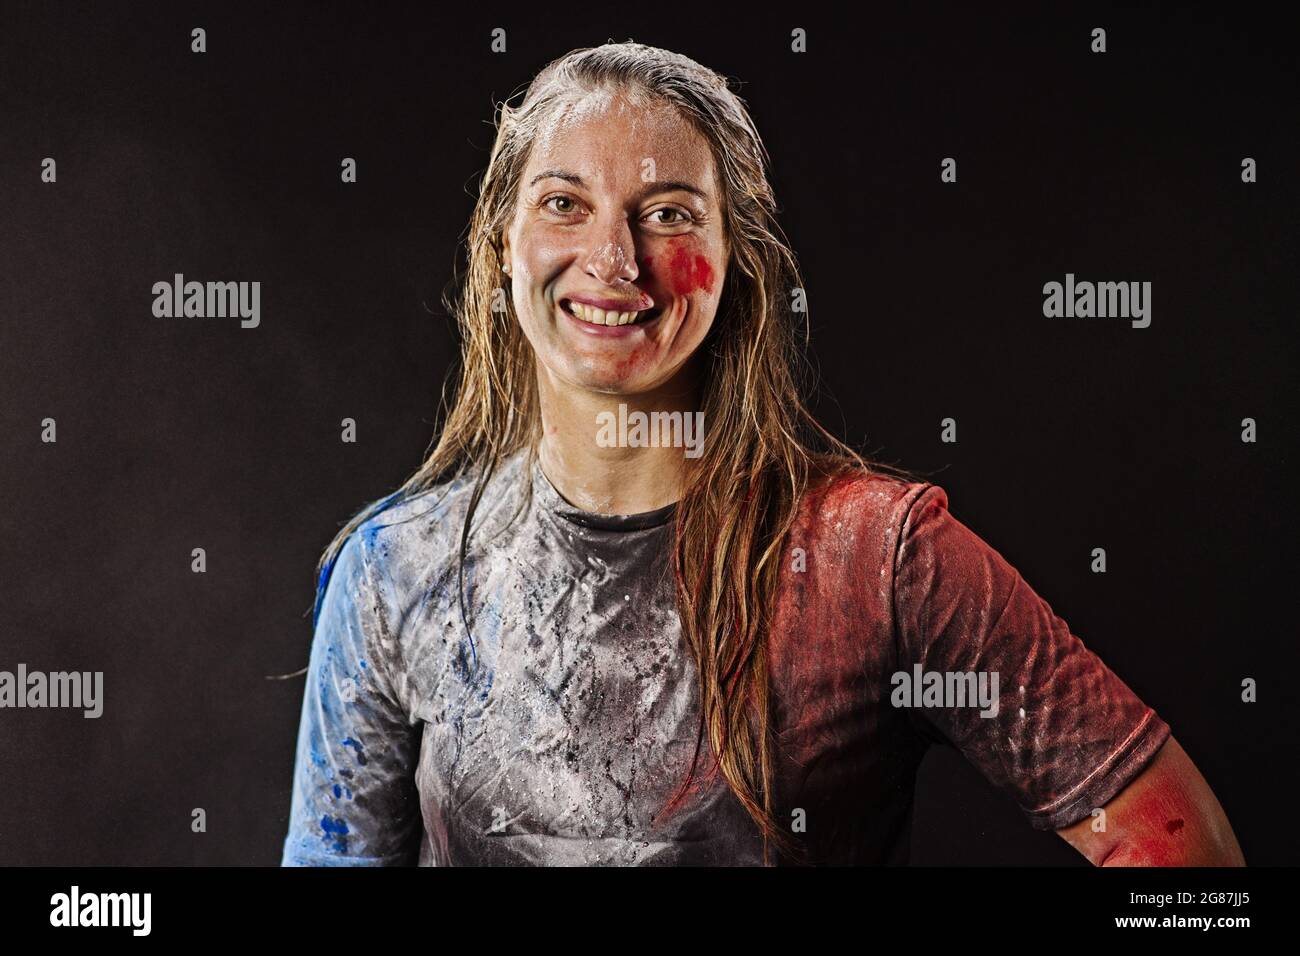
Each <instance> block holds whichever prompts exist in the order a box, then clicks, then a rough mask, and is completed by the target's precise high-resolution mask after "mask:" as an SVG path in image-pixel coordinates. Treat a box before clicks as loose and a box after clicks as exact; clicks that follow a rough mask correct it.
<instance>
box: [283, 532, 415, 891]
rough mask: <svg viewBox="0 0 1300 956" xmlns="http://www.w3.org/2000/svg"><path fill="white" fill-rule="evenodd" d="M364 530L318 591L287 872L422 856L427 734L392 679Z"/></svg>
mask: <svg viewBox="0 0 1300 956" xmlns="http://www.w3.org/2000/svg"><path fill="white" fill-rule="evenodd" d="M364 530H365V529H364V526H363V528H362V531H359V532H357V533H354V534H353V535H351V536H350V537H349V538H348V539H347V541H346V543H345V544H344V546H343V548H342V549H341V551H340V552H339V554H338V557H337V559H336V561H335V562H334V564H333V567H332V568H329V569H327V570H326V571H325V572H324V574H323V575H322V578H323V580H322V581H321V583H320V586H319V587H320V588H323V589H324V593H323V596H321V597H320V598H319V599H318V606H317V615H316V623H315V628H314V632H313V637H312V646H311V656H310V661H309V664H308V669H307V687H306V690H305V692H304V695H303V705H302V717H301V720H300V722H299V726H298V746H297V755H296V758H295V763H294V773H293V795H292V801H291V810H290V816H289V832H288V835H287V837H286V838H285V841H284V852H283V856H282V858H281V866H405V865H413V864H414V863H415V862H416V856H417V854H418V849H419V839H420V834H421V828H420V812H419V798H418V794H417V793H416V790H415V764H416V760H417V759H418V746H419V734H418V732H417V731H416V730H415V728H414V727H413V726H412V724H411V723H410V722H409V721H408V719H407V715H406V713H405V710H404V708H403V707H402V706H401V704H400V702H399V701H398V699H397V695H396V694H395V692H394V690H393V684H392V682H391V681H390V680H389V675H388V673H387V668H388V666H389V665H388V662H387V661H386V655H385V652H384V650H383V649H382V647H381V644H380V637H381V634H382V632H383V626H384V614H383V610H382V609H383V604H382V597H383V596H382V595H381V594H380V593H379V591H378V590H377V589H376V587H375V584H374V582H373V579H372V568H371V563H370V560H369V557H368V552H367V549H366V547H365V537H364ZM326 576H328V577H326ZM326 581H327V582H328V583H326Z"/></svg>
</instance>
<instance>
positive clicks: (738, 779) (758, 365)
mask: <svg viewBox="0 0 1300 956" xmlns="http://www.w3.org/2000/svg"><path fill="white" fill-rule="evenodd" d="M600 90H607V91H618V92H620V93H623V94H624V95H626V96H628V97H629V98H630V99H631V100H632V101H633V102H634V103H640V104H643V105H644V104H646V103H649V102H657V103H667V104H669V105H671V106H673V107H675V108H676V109H677V110H678V112H679V113H680V114H681V115H682V116H683V117H684V118H685V119H686V120H687V121H688V122H689V123H690V124H691V125H692V126H693V127H694V128H695V129H696V130H697V131H698V132H699V133H700V134H701V135H702V136H703V137H704V138H705V139H706V140H707V141H708V143H709V146H710V149H711V151H712V155H713V159H714V164H715V168H716V169H717V172H718V178H719V182H720V185H721V187H722V192H723V197H722V199H723V203H722V207H723V209H722V212H723V224H724V232H725V235H726V236H727V241H728V247H729V262H728V265H727V270H726V281H725V284H724V287H723V292H722V295H721V298H720V300H719V304H718V313H717V317H716V318H715V320H714V323H713V327H712V328H711V329H710V331H709V334H708V335H707V336H706V338H705V340H704V341H703V343H702V344H701V346H700V348H699V350H698V351H697V353H696V354H697V356H699V357H702V358H703V363H702V366H701V370H702V381H701V394H702V408H701V410H702V411H703V412H704V420H705V421H706V422H707V423H708V438H707V441H705V442H704V450H703V453H702V454H701V456H700V457H699V458H697V459H694V460H692V459H686V462H687V471H686V475H685V479H684V487H683V494H682V497H681V499H680V501H679V502H678V504H677V508H676V510H675V516H676V523H675V534H674V540H673V570H674V578H675V582H676V584H675V587H676V597H677V606H678V612H679V615H680V617H681V622H682V630H683V634H684V636H685V639H686V643H687V645H688V646H689V648H690V650H691V653H692V656H693V658H694V661H695V664H696V667H697V669H698V673H699V685H700V699H701V714H700V726H699V733H698V735H697V740H696V750H695V757H694V759H693V760H692V763H691V769H690V771H689V773H688V774H687V777H686V780H684V781H683V782H682V784H681V787H680V788H679V789H678V791H677V793H676V795H675V796H674V798H673V800H672V801H670V804H669V807H666V808H665V810H668V809H670V808H671V807H672V806H674V805H676V804H677V803H678V802H679V801H680V800H681V799H682V798H683V796H684V795H685V794H686V793H687V792H688V788H689V786H690V783H691V781H692V779H693V778H694V775H695V773H696V770H697V767H698V762H699V756H700V742H701V741H702V739H703V735H704V733H705V731H707V733H708V737H709V743H710V745H711V748H712V753H713V761H714V763H713V767H712V769H711V773H721V774H722V776H723V777H724V779H725V780H726V782H727V784H728V785H729V786H730V787H731V790H732V791H733V792H734V793H735V795H736V797H737V798H738V799H739V801H740V802H741V804H742V805H743V806H744V808H745V810H746V811H747V812H748V813H749V815H750V816H751V817H752V818H753V820H754V822H755V825H756V826H757V827H758V829H759V831H760V832H761V834H762V837H763V855H764V861H765V862H768V861H770V846H769V845H770V844H775V845H776V846H777V847H778V848H779V849H780V850H781V851H782V852H783V853H786V854H789V855H792V856H797V849H796V848H795V846H794V844H793V842H792V841H791V840H790V838H789V836H788V834H787V832H786V830H785V829H784V828H783V827H782V826H780V824H778V823H777V821H776V818H775V817H774V814H773V809H772V774H773V766H772V763H773V756H772V728H771V706H770V696H769V679H768V660H767V641H766V629H767V624H768V621H769V616H770V612H771V607H772V603H773V600H774V595H775V592H776V589H777V583H778V569H779V564H780V562H779V556H780V554H781V553H782V548H783V544H784V541H785V537H786V535H787V533H788V532H789V530H790V527H791V525H792V523H793V522H794V520H795V517H796V512H797V508H798V504H799V501H800V499H801V498H802V496H803V495H804V493H805V491H806V490H807V489H808V488H809V486H810V483H811V482H812V481H814V480H815V479H816V477H817V476H818V475H822V476H830V475H836V474H843V473H845V472H846V471H850V472H857V473H860V474H868V473H872V472H876V473H888V472H894V473H896V476H898V477H904V478H909V477H911V476H909V475H907V474H906V473H903V472H900V471H898V469H895V468H893V467H892V466H888V465H881V464H878V463H874V462H868V461H867V460H865V459H864V458H863V457H862V456H861V455H859V454H858V453H857V452H856V451H854V450H853V449H852V448H850V447H848V446H847V445H845V444H843V443H842V442H840V441H839V440H838V439H837V438H835V437H834V436H833V435H831V434H830V433H829V432H827V431H826V430H825V429H823V428H822V427H821V426H820V425H819V424H818V423H817V422H816V420H815V419H814V418H813V417H812V415H811V414H810V413H809V412H808V410H807V408H806V406H805V404H804V390H803V388H802V387H801V383H802V382H804V381H806V380H809V379H810V376H808V375H807V372H808V366H807V365H806V363H805V361H804V359H803V354H802V351H801V349H800V348H799V342H798V339H797V337H796V334H795V329H796V313H794V311H793V310H792V307H791V301H790V300H791V297H792V295H793V294H794V290H795V289H801V288H803V282H802V279H801V277H800V275H799V269H798V266H797V264H796V261H795V257H794V254H793V252H792V251H791V250H790V247H789V245H788V243H787V241H786V239H785V236H784V234H783V232H782V231H781V228H780V226H779V225H778V224H777V221H776V202H775V198H774V196H773V192H772V188H771V185H770V183H769V181H768V173H767V170H768V166H769V162H770V160H769V157H768V154H767V150H766V148H765V147H764V145H763V143H762V140H761V139H760V138H759V135H758V132H757V130H756V129H755V128H754V124H753V122H752V120H751V119H750V117H749V113H748V111H747V109H746V108H745V105H744V104H743V102H742V101H741V100H740V98H739V97H738V96H736V95H735V94H734V93H733V92H732V91H731V89H730V88H729V85H728V83H727V81H726V79H725V78H724V77H722V76H720V75H719V74H717V73H715V72H714V71H712V70H710V69H707V68H706V67H703V66H701V65H700V64H698V63H696V62H695V61H694V60H691V59H689V58H687V57H685V56H681V55H679V54H676V53H671V52H669V51H667V50H662V49H657V48H655V47H650V46H645V45H643V44H639V43H632V42H628V43H609V44H605V45H603V46H599V47H593V48H589V49H581V50H574V51H573V52H571V53H568V54H566V55H565V56H563V57H560V58H559V59H557V60H555V61H553V62H552V63H550V64H549V65H547V66H546V67H545V68H544V69H543V70H542V71H541V72H540V73H539V74H538V75H537V76H536V78H535V79H534V80H533V81H532V83H531V84H529V86H528V88H527V91H526V93H525V95H524V96H523V99H522V101H521V102H520V104H519V105H518V106H517V107H511V106H509V105H508V104H507V103H502V104H501V105H500V108H499V114H498V117H497V120H496V129H497V134H496V141H495V144H494V145H493V148H492V154H491V158H490V160H489V162H488V166H487V170H486V172H485V173H484V175H483V179H482V182H481V185H480V189H479V195H478V201H477V203H476V205H475V207H474V213H473V216H472V218H471V221H470V225H469V231H468V236H467V240H466V247H467V248H466V253H467V260H468V261H467V271H466V272H465V274H464V276H463V281H462V282H461V283H460V289H459V297H458V298H454V299H452V298H449V299H448V300H447V301H446V303H445V304H446V306H447V308H448V310H449V311H450V312H451V313H452V314H454V315H455V316H456V318H457V320H458V323H459V327H460V332H461V361H460V369H459V376H458V379H457V381H456V386H455V390H454V393H453V397H452V399H451V401H450V402H449V403H448V401H447V392H446V388H445V387H444V392H443V413H444V414H443V423H442V427H441V429H440V430H439V432H438V434H437V437H436V441H435V442H434V444H433V446H432V449H431V451H430V452H429V454H428V456H427V458H426V459H425V461H424V463H423V464H422V465H421V466H420V467H419V469H418V470H417V471H416V472H415V473H414V474H413V475H411V476H410V477H409V478H408V479H407V480H406V481H405V482H404V483H403V484H402V485H401V487H400V488H399V489H398V490H397V491H396V492H394V493H393V494H391V495H389V496H388V497H386V498H383V499H381V500H379V501H377V502H374V503H372V504H371V505H369V506H368V507H366V508H365V509H364V510H362V511H361V512H360V513H359V514H357V515H355V516H354V517H353V518H352V519H351V520H350V521H348V522H347V523H346V524H345V525H344V526H343V528H342V530H340V531H339V533H338V534H337V535H336V536H335V538H334V539H333V541H331V542H330V545H329V547H328V548H326V550H325V552H324V554H323V555H322V556H321V560H320V565H319V568H318V571H319V572H320V574H319V577H318V580H319V581H321V582H322V584H321V585H320V587H321V588H322V589H323V581H324V579H325V577H326V576H327V575H328V569H329V568H330V567H331V566H332V564H333V562H334V559H335V558H336V557H337V555H338V552H339V550H340V549H341V548H342V546H343V544H344V542H345V541H346V539H347V537H348V536H349V535H350V534H351V533H352V532H353V531H354V530H356V528H357V527H358V526H360V525H361V524H362V523H364V522H365V521H366V520H367V519H369V518H370V517H372V516H374V515H375V514H378V513H379V512H380V511H382V510H383V509H385V508H387V507H389V506H390V505H392V504H395V503H397V502H399V501H401V500H404V499H405V498H408V497H410V496H413V495H416V494H419V493H421V492H424V491H426V490H428V489H430V488H432V487H434V486H435V485H438V484H440V483H442V482H445V481H448V480H450V479H452V478H455V477H460V476H463V475H470V476H472V477H473V480H474V489H473V493H472V496H471V500H470V505H469V512H468V514H467V516H466V519H465V524H464V526H463V528H462V531H461V541H460V568H461V570H460V574H461V577H460V582H461V606H462V620H464V613H463V607H464V605H463V601H464V580H463V575H464V560H465V555H466V552H467V549H468V541H469V528H470V521H471V519H472V517H473V514H474V510H475V508H476V507H477V505H478V503H479V501H480V499H481V497H482V494H483V490H484V488H485V487H486V485H487V482H488V479H489V478H490V476H491V475H492V474H493V473H494V472H495V470H496V469H497V468H498V466H499V465H500V464H501V463H502V461H503V460H504V459H506V458H507V457H508V456H510V455H511V454H513V453H515V452H517V451H519V450H521V449H523V450H526V451H527V454H528V456H529V461H530V462H531V461H533V460H535V458H536V454H537V444H538V440H539V439H540V437H541V419H540V414H539V404H538V395H537V382H536V370H535V365H534V361H535V359H534V354H533V350H532V347H531V345H530V344H529V342H528V340H527V339H526V338H525V337H524V334H523V331H522V330H521V328H520V325H519V322H518V321H517V319H516V316H515V313H514V306H513V303H512V301H511V297H510V295H509V294H508V291H507V292H506V294H504V295H501V296H499V295H498V290H499V289H500V288H501V283H502V281H508V279H505V277H504V276H503V273H502V270H501V266H502V236H503V233H504V231H505V230H506V229H507V228H508V226H509V223H510V221H511V219H512V218H513V215H514V211H515V204H516V200H517V198H518V193H519V188H520V180H521V177H522V175H523V172H524V168H525V165H526V163H527V161H528V157H529V151H530V149H531V146H532V144H533V142H534V141H535V140H536V139H537V137H538V135H539V133H541V132H542V131H543V130H544V129H545V128H546V127H547V125H548V123H550V122H551V121H552V120H553V118H554V117H555V116H556V115H557V112H558V111H560V110H562V109H563V108H564V107H565V106H566V105H568V104H570V103H572V102H574V101H575V100H576V99H578V98H580V97H582V96H585V95H587V94H588V93H591V92H594V91H600ZM502 299H504V303H505V309H504V311H501V310H500V303H501V301H502ZM494 302H496V303H497V305H498V311H495V312H494V311H493V308H492V307H493V304H494ZM802 314H803V316H804V322H805V325H804V344H806V341H807V338H806V337H807V325H806V321H807V313H806V311H805V312H803V313H802ZM319 596H320V595H319V593H318V607H319ZM472 646H473V645H472V638H471V648H472Z"/></svg>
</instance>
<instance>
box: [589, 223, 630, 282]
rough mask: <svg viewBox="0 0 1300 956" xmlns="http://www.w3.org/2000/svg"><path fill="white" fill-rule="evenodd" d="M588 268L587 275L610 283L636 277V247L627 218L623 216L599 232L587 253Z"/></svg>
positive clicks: (626, 280)
mask: <svg viewBox="0 0 1300 956" xmlns="http://www.w3.org/2000/svg"><path fill="white" fill-rule="evenodd" d="M586 270H587V274H588V275H591V276H594V277H595V278H597V279H599V280H600V281H601V282H603V283H604V284H605V285H610V286H616V285H620V284H622V283H623V282H632V281H634V280H635V279H636V277H637V267H636V248H635V247H634V245H633V242H632V231H631V230H630V229H629V228H628V225H627V217H625V216H624V217H620V218H619V219H618V221H617V222H614V223H611V224H610V225H609V226H607V227H606V228H605V229H604V230H603V231H601V232H599V233H598V234H597V236H596V238H595V241H594V242H593V243H592V248H591V250H590V252H589V253H588V254H587V263H586Z"/></svg>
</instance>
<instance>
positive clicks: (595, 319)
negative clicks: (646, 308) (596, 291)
mask: <svg viewBox="0 0 1300 956" xmlns="http://www.w3.org/2000/svg"><path fill="white" fill-rule="evenodd" d="M569 311H570V312H571V313H572V314H573V315H574V316H575V317H576V318H579V319H582V321H584V322H590V323H591V324H592V325H605V326H609V325H629V324H631V323H633V322H635V321H636V319H637V316H639V315H640V314H641V313H640V312H607V311H605V310H604V309H598V308H596V307H595V306H592V305H584V304H583V303H581V302H570V303H569Z"/></svg>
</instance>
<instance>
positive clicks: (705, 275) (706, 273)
mask: <svg viewBox="0 0 1300 956" xmlns="http://www.w3.org/2000/svg"><path fill="white" fill-rule="evenodd" d="M669 248H670V249H671V250H672V253H671V255H670V256H669V257H668V262H667V264H666V266H665V268H666V269H667V272H668V275H667V279H668V281H669V282H670V284H671V285H672V289H673V293H674V294H675V295H690V294H691V293H692V292H695V291H697V290H699V289H703V290H704V291H705V292H712V291H713V267H712V266H711V265H709V260H708V259H706V258H705V257H704V256H701V255H692V254H691V251H690V249H688V248H686V247H685V246H682V245H678V244H675V243H674V244H670V246H669ZM652 261H653V257H652V256H646V257H645V258H644V259H642V260H641V262H642V265H644V266H645V267H646V268H647V269H649V267H650V263H651V262H652Z"/></svg>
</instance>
